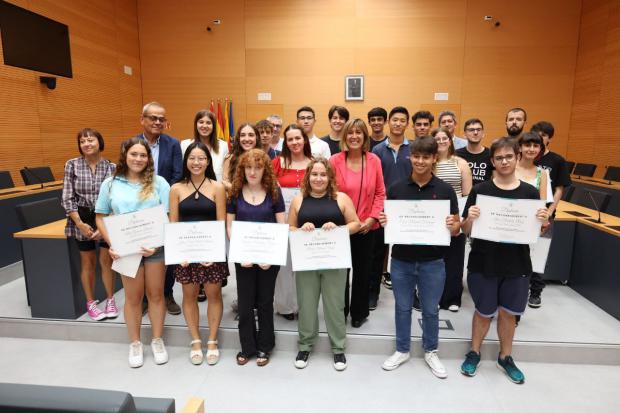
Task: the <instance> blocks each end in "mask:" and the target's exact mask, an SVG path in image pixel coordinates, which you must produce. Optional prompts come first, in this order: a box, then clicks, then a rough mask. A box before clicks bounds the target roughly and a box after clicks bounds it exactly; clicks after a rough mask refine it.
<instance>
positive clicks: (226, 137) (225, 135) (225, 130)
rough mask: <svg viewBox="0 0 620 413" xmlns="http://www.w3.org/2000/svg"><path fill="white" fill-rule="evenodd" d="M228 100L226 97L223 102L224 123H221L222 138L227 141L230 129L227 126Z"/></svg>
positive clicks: (228, 140)
mask: <svg viewBox="0 0 620 413" xmlns="http://www.w3.org/2000/svg"><path fill="white" fill-rule="evenodd" d="M228 105H229V102H228V99H226V101H225V103H224V123H223V129H224V140H225V141H226V142H228V143H230V129H229V128H228V125H229V120H228V111H229V108H228Z"/></svg>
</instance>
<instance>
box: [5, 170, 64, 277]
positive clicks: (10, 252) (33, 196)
mask: <svg viewBox="0 0 620 413" xmlns="http://www.w3.org/2000/svg"><path fill="white" fill-rule="evenodd" d="M45 198H58V200H59V201H60V200H61V198H62V181H54V182H46V183H44V184H43V188H41V184H37V185H28V186H17V187H14V188H6V189H2V190H0V268H2V267H5V266H7V265H10V264H13V263H15V262H17V261H19V260H21V259H22V254H21V251H20V249H19V241H18V240H16V239H14V238H13V234H14V233H15V232H17V231H20V230H21V229H22V228H21V227H20V223H19V219H18V217H17V212H16V211H15V207H16V206H17V205H19V204H24V203H26V202H33V201H39V200H42V199H45Z"/></svg>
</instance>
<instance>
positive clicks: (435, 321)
mask: <svg viewBox="0 0 620 413" xmlns="http://www.w3.org/2000/svg"><path fill="white" fill-rule="evenodd" d="M391 269H392V271H391V275H392V291H393V292H394V299H395V301H396V305H395V308H394V313H395V314H394V319H395V322H396V351H399V352H401V353H408V352H409V350H410V349H411V307H412V305H413V295H414V294H415V288H416V285H417V287H418V295H419V296H420V303H421V305H422V347H423V348H424V351H426V352H428V351H433V350H437V345H438V342H439V308H438V307H437V306H438V305H439V300H441V294H442V293H443V286H444V284H445V281H446V267H445V264H444V261H443V259H439V260H435V261H418V262H407V261H401V260H397V259H394V258H392V267H391Z"/></svg>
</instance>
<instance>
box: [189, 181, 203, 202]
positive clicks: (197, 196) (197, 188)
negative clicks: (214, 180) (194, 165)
mask: <svg viewBox="0 0 620 413" xmlns="http://www.w3.org/2000/svg"><path fill="white" fill-rule="evenodd" d="M206 180H207V177H206V176H205V177H204V179H203V180H202V182H201V183H200V185H198V187H196V185H194V181H192V180H191V178H190V180H189V182H191V184H192V186H193V187H194V189H195V190H196V191H195V192H194V200H195V201H198V198H200V192H199V189H200V187H202V184H204V183H205V181H206Z"/></svg>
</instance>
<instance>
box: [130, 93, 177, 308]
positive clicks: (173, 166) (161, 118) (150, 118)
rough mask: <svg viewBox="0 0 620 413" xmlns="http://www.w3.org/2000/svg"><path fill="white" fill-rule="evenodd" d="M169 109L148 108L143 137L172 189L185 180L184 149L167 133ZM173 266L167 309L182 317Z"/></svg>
mask: <svg viewBox="0 0 620 413" xmlns="http://www.w3.org/2000/svg"><path fill="white" fill-rule="evenodd" d="M166 123H167V119H166V109H164V107H163V106H162V105H161V104H159V103H157V102H150V103H147V104H146V105H144V108H143V109H142V116H141V117H140V124H141V125H142V127H143V128H144V132H142V133H141V134H140V135H138V136H140V137H143V138H144V139H146V141H147V142H148V143H149V147H150V148H151V154H152V155H153V163H154V166H155V173H156V174H157V175H159V176H161V177H162V178H164V179H165V180H166V181H168V183H169V184H170V185H171V186H172V185H173V184H175V183H176V182H178V181H179V180H180V179H181V176H182V175H183V156H182V154H181V145H180V144H179V141H178V140H176V139H175V138H173V137H171V136H168V135H166V134H164V133H162V132H163V131H164V127H165V126H166ZM172 268H173V267H172V266H169V267H167V268H166V281H165V284H164V296H165V297H166V308H167V310H168V313H170V314H173V315H177V314H181V307H179V305H178V304H177V303H176V301H174V297H173V295H172V287H173V286H174V275H173V274H172ZM147 306H148V304H147V302H146V298H145V301H144V305H143V312H146V309H147Z"/></svg>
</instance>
